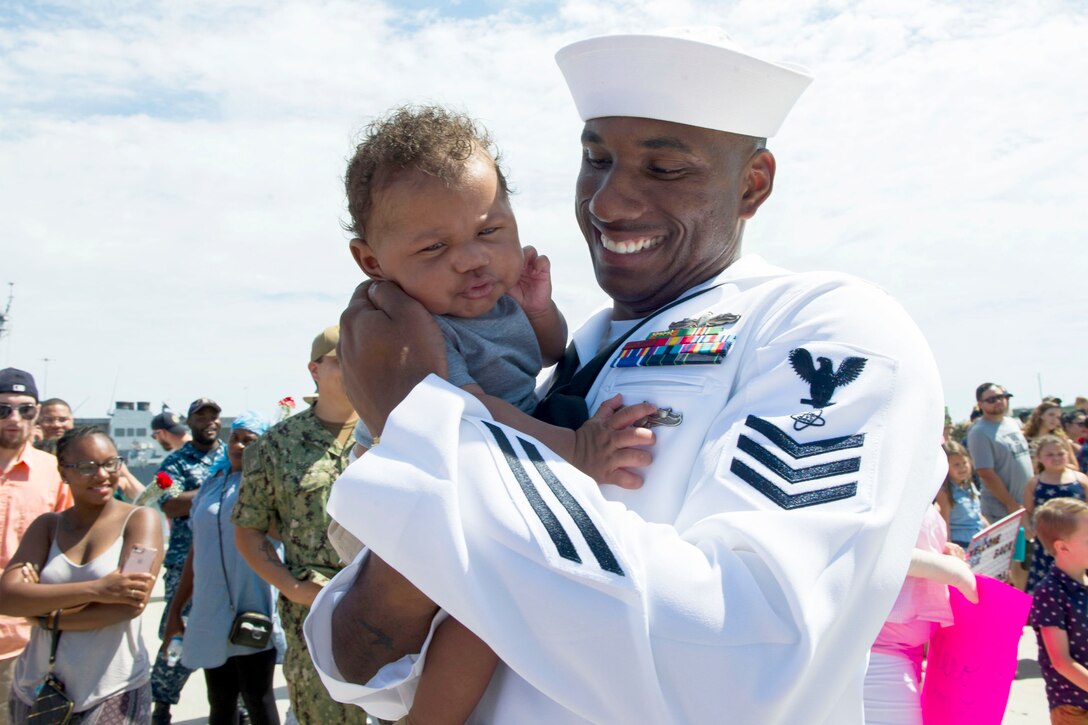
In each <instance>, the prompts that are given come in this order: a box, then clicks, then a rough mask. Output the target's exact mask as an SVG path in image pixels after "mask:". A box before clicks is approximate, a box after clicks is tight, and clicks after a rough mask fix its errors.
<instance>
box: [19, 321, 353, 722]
mask: <svg viewBox="0 0 1088 725" xmlns="http://www.w3.org/2000/svg"><path fill="white" fill-rule="evenodd" d="M337 336H338V328H337V327H336V326H333V327H330V328H328V329H326V330H324V331H322V332H321V333H320V334H319V335H317V337H316V338H315V339H314V341H313V345H312V347H311V350H310V362H309V363H308V365H309V370H310V373H311V375H312V376H313V379H314V382H315V384H316V387H317V392H316V393H315V394H314V395H313V396H312V397H309V398H308V400H309V401H310V402H311V403H312V405H311V406H310V407H309V408H308V409H307V410H305V411H303V412H301V413H299V414H297V415H294V416H291V417H289V418H287V419H286V420H283V421H281V422H279V423H276V424H275V425H272V424H271V421H270V419H269V418H267V417H265V416H263V415H261V414H259V413H255V412H252V411H247V412H245V413H243V414H241V415H239V416H237V417H235V418H234V419H233V421H232V423H231V430H230V434H229V436H223V435H221V434H222V431H221V427H222V423H221V419H220V413H221V408H220V406H219V405H218V404H217V403H216V402H215V401H214V400H212V399H210V398H198V399H197V400H194V401H193V402H192V404H191V405H190V406H189V409H188V414H187V415H186V416H185V418H184V419H182V418H181V417H179V416H178V415H176V414H175V413H173V412H172V411H169V410H166V411H164V412H163V413H161V414H159V415H157V416H155V418H154V420H153V421H152V432H153V436H154V437H155V438H156V440H158V441H159V442H160V443H161V445H162V446H163V448H164V449H166V450H168V451H169V454H168V455H167V456H166V458H165V459H164V460H163V463H162V466H161V468H160V470H159V471H158V472H157V474H156V475H155V477H154V480H152V481H147V482H145V483H146V485H143V484H141V483H140V482H137V481H135V478H134V477H132V474H131V473H130V472H128V469H127V467H126V465H125V461H124V459H123V457H122V456H121V454H119V453H118V451H117V448H116V446H115V444H114V442H113V441H112V439H111V438H110V436H109V435H108V433H107V432H106V431H104V430H101V429H99V428H94V427H86V426H76V425H75V420H74V417H73V415H72V412H71V410H70V409H69V408H68V407H67V405H66V404H64V403H63V401H58V400H56V399H51V400H43V401H40V402H39V400H38V395H37V388H36V385H35V382H34V379H33V377H32V376H31V375H30V374H29V373H26V372H25V371H22V370H17V369H13V368H8V369H6V370H4V371H2V372H0V413H3V415H2V416H0V418H2V421H0V422H2V424H3V431H2V432H3V436H2V440H0V443H2V444H3V445H2V446H0V451H2V452H3V455H4V457H3V459H2V460H0V462H2V463H3V466H4V467H3V479H2V484H3V486H2V487H0V496H2V498H0V501H2V503H3V506H2V507H0V514H2V516H3V518H4V520H3V521H0V526H2V528H3V532H4V541H3V543H4V549H3V551H2V552H0V565H2V566H3V567H4V571H5V574H4V578H3V579H2V580H0V614H2V615H3V616H0V628H2V631H3V634H4V637H3V646H4V650H3V656H2V657H0V687H3V688H4V693H5V700H6V701H7V700H10V709H9V706H8V702H5V707H4V708H2V711H0V722H2V723H8V722H13V723H24V722H28V717H29V715H30V713H31V709H32V708H33V706H34V703H35V700H36V698H37V697H38V692H39V690H38V685H39V684H40V683H41V682H42V681H43V678H44V677H45V676H46V674H47V673H49V674H51V676H53V677H55V679H56V680H57V681H59V682H61V683H63V687H64V692H65V693H66V695H67V697H68V698H69V699H70V700H71V702H72V709H73V712H74V716H73V719H71V720H70V722H80V723H96V722H102V723H106V722H110V723H114V722H116V723H147V722H152V723H169V722H170V721H171V717H172V715H171V707H172V706H173V705H176V704H177V703H178V702H179V698H180V696H181V691H182V688H183V686H184V685H185V682H186V680H187V679H188V677H189V675H190V674H191V673H192V672H193V671H194V670H195V669H202V670H203V672H204V679H205V684H206V689H207V693H208V707H209V716H208V721H209V722H210V723H213V725H228V724H229V725H234V724H235V723H237V722H239V718H240V717H242V718H244V719H245V720H248V721H249V722H253V723H262V724H263V723H270V724H272V725H278V723H279V722H280V717H279V714H278V712H277V708H276V701H275V696H274V692H273V686H272V681H273V674H274V672H275V666H276V665H277V663H282V665H283V672H284V677H285V679H286V680H287V683H288V694H289V698H290V702H291V705H290V712H291V714H292V717H294V718H295V720H296V721H297V722H300V723H317V722H348V723H351V722H358V723H365V722H366V713H365V712H363V711H362V710H360V709H359V708H356V707H353V706H349V705H343V704H341V703H338V702H336V701H334V700H333V699H332V698H331V697H329V695H328V693H327V691H326V690H325V688H324V687H323V686H322V685H321V683H320V681H319V680H318V678H317V674H316V672H315V670H314V667H313V663H312V661H311V659H310V657H309V655H308V654H307V651H306V645H305V642H304V641H303V638H302V622H303V620H304V619H305V616H306V612H307V610H308V608H309V605H310V603H311V602H312V601H313V599H314V596H315V594H316V592H317V591H318V590H319V589H320V587H321V586H322V585H323V584H324V583H325V582H327V581H328V579H329V578H330V577H332V576H333V575H335V573H336V572H337V571H339V569H340V568H341V566H342V564H341V562H340V560H339V558H338V556H337V554H336V552H335V551H334V549H333V548H332V547H331V546H330V545H329V541H328V534H327V529H328V527H329V523H330V521H329V517H328V514H327V513H326V511H325V505H326V501H327V499H328V494H329V490H330V489H331V487H332V484H333V482H334V481H335V480H336V478H337V476H338V475H339V474H340V472H341V471H342V470H343V469H344V467H345V466H346V465H347V463H348V459H349V456H350V454H351V453H352V450H353V447H354V443H353V439H352V431H353V430H354V427H355V424H356V421H357V416H356V415H355V413H354V411H353V410H352V409H351V405H350V403H348V401H347V398H346V396H345V394H344V391H343V385H342V383H341V379H340V374H339V367H338V363H337V359H336V344H337ZM58 407H63V411H62V412H60V413H58V412H57V408H58ZM47 413H48V416H47V415H46V414H47ZM43 418H46V419H47V421H48V422H47V424H46V425H41V423H42V420H43ZM57 418H63V419H64V420H63V421H61V423H60V424H57V423H56V419H57ZM223 437H226V440H225V441H224V440H222V438H223ZM50 451H51V452H50ZM243 470H244V471H245V477H244V483H245V485H244V486H243V485H242V484H243ZM126 479H128V480H127V481H126ZM126 484H127V485H126ZM164 531H165V532H166V535H165V537H164ZM137 553H139V554H140V555H139V556H137ZM137 560H138V567H137V568H138V569H139V570H138V571H137V570H134V569H133V567H136V566H137V565H136V563H134V562H136V561H137ZM160 574H161V576H162V578H163V583H164V589H165V600H166V601H165V609H164V612H163V617H162V620H161V622H160V626H159V636H160V642H159V643H158V644H159V645H160V646H158V647H157V648H156V651H155V652H154V653H149V651H148V649H147V647H146V646H145V643H144V641H143V638H142V635H141V634H140V617H141V615H142V613H143V610H144V608H145V606H146V605H147V601H148V596H149V595H150V591H151V587H152V585H153V584H154V582H155V580H156V579H157V577H158V576H159V575H160ZM62 633H63V635H64V636H60V635H61V634H62ZM51 648H52V649H53V650H54V652H53V653H52V654H51V653H50V650H51ZM177 649H180V652H178V651H177ZM8 695H10V698H8Z"/></svg>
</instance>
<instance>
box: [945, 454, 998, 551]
mask: <svg viewBox="0 0 1088 725" xmlns="http://www.w3.org/2000/svg"><path fill="white" fill-rule="evenodd" d="M941 447H942V448H943V449H944V454H945V455H946V456H947V457H948V475H947V476H945V479H944V485H943V486H941V489H940V491H938V492H937V505H938V506H939V507H940V509H941V515H942V516H943V517H944V520H945V523H947V524H948V538H949V540H950V541H951V542H952V543H954V544H956V545H957V546H959V547H961V548H962V549H964V550H966V549H967V547H968V546H969V545H970V544H971V539H972V538H973V537H974V536H975V534H977V533H978V532H980V531H982V530H983V529H985V528H986V527H987V526H989V525H990V522H989V521H987V520H986V517H985V516H983V515H982V506H981V502H980V500H979V488H978V482H977V481H976V475H975V472H974V470H973V469H972V467H971V456H970V455H969V454H968V453H967V449H966V448H964V447H963V446H962V445H960V444H959V443H956V442H955V441H947V442H946V443H944V445H942V446H941Z"/></svg>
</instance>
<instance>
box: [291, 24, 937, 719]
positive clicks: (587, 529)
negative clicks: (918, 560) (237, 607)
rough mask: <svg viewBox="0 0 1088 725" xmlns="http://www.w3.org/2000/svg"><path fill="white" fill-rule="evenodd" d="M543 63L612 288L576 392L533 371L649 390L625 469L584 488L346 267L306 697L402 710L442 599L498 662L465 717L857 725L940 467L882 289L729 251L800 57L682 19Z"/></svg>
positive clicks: (919, 390)
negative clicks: (876, 649)
mask: <svg viewBox="0 0 1088 725" xmlns="http://www.w3.org/2000/svg"><path fill="white" fill-rule="evenodd" d="M557 60H558V63H559V66H560V68H561V70H562V71H563V74H564V75H565V77H566V80H567V83H568V85H569V87H570V90H571V93H572V95H573V96H574V100H575V105H576V106H577V108H578V111H579V113H580V115H581V117H582V119H583V120H584V121H585V126H584V130H583V132H582V138H581V143H582V150H583V158H582V166H581V170H580V173H579V177H578V182H577V188H576V211H577V215H578V221H579V223H580V226H581V229H582V232H583V234H584V235H585V238H586V241H587V243H588V246H589V253H590V259H591V260H592V264H593V269H594V272H595V275H596V278H597V281H598V283H599V284H600V285H601V287H602V289H604V291H605V292H606V293H608V295H609V296H610V297H611V298H612V305H611V306H609V307H608V308H606V309H604V310H601V311H600V312H599V313H598V314H596V315H594V316H592V317H591V318H590V319H589V320H588V321H587V322H586V323H585V324H584V325H583V326H582V328H581V329H580V330H579V331H578V332H577V333H576V334H575V336H574V341H573V350H571V351H570V356H569V357H570V359H569V360H567V362H568V363H571V362H573V363H574V365H573V367H574V368H575V369H580V371H581V373H582V374H581V383H580V385H581V387H582V388H583V389H582V390H581V391H579V390H578V388H579V374H575V375H574V377H573V379H570V380H567V379H566V378H567V377H569V373H570V370H571V366H570V365H568V367H567V369H566V370H564V371H561V373H565V375H564V380H563V381H561V382H563V383H566V384H567V387H566V388H564V391H565V392H567V393H570V392H572V391H573V392H574V393H578V392H582V393H583V394H584V395H585V400H586V402H587V403H588V406H586V407H587V409H588V410H596V408H597V406H598V405H599V404H600V402H601V401H603V400H607V399H608V398H610V397H611V396H614V395H616V394H617V393H620V394H622V395H623V398H624V400H625V401H640V400H648V401H650V402H652V403H654V404H656V405H657V406H658V407H659V414H658V415H657V416H654V418H653V419H652V420H650V421H647V423H646V424H647V425H655V427H654V431H655V434H656V439H657V442H656V444H655V446H654V448H653V455H654V461H653V464H652V465H651V466H649V467H648V468H646V469H644V470H641V471H640V473H641V474H642V475H643V477H644V484H643V485H642V487H641V488H638V489H622V488H619V487H616V486H611V485H604V486H598V485H596V484H594V482H593V481H592V480H590V479H589V478H587V477H585V476H583V475H581V474H580V473H579V472H578V471H577V470H576V469H574V468H572V467H571V466H569V465H567V464H566V463H565V462H564V461H563V460H562V459H560V458H559V457H557V456H555V455H553V454H552V453H551V452H550V451H548V450H547V449H546V448H545V447H544V446H543V445H541V444H540V443H538V442H536V441H534V440H533V439H531V438H530V437H529V436H526V435H524V434H522V433H519V432H518V431H516V430H512V429H509V428H507V427H504V426H502V425H499V424H497V423H496V422H494V421H493V420H491V419H490V416H489V415H488V413H487V411H486V409H484V408H483V406H482V405H480V403H479V402H478V401H476V399H474V398H473V397H471V396H469V395H466V394H464V393H463V392H461V391H460V390H458V389H456V388H453V387H452V386H450V385H448V384H447V383H446V382H445V381H444V380H442V379H441V374H442V373H443V371H444V362H443V359H442V357H441V354H440V353H441V351H442V346H441V342H440V337H439V336H438V333H437V330H436V329H434V326H433V325H432V324H430V323H429V321H428V317H427V315H426V313H425V311H424V310H422V308H421V307H419V306H418V305H413V304H412V303H411V301H410V300H408V299H407V298H405V297H404V295H402V294H398V292H397V290H396V289H394V288H392V287H390V286H388V285H384V286H377V287H373V288H370V289H364V288H361V289H360V290H359V291H357V293H356V296H355V297H354V298H353V301H352V303H351V306H350V307H349V308H348V310H347V311H346V312H345V314H344V317H343V318H342V322H343V326H342V338H341V355H342V357H343V359H344V361H345V364H344V376H345V379H346V382H347V385H348V389H349V391H350V394H351V396H352V397H353V401H354V402H355V407H356V408H357V409H358V410H359V411H360V413H361V415H362V416H363V418H364V420H366V422H367V424H368V426H369V427H370V429H371V430H373V431H380V432H381V436H380V443H379V445H377V446H375V447H374V448H373V449H372V450H370V451H369V452H368V453H367V454H366V455H364V456H363V457H362V458H361V459H360V460H359V461H358V462H356V463H355V464H353V465H352V466H351V467H350V468H349V469H348V470H347V471H346V472H345V474H344V475H343V476H342V477H341V478H340V480H339V481H338V482H337V484H336V486H335V487H334V489H333V493H332V496H331V498H330V501H329V511H330V513H331V514H332V516H333V517H334V518H335V519H336V520H337V521H339V522H340V523H341V524H342V525H343V526H344V527H345V528H347V529H348V530H349V531H351V533H352V534H354V535H355V536H357V537H358V538H359V539H360V540H362V541H364V542H366V544H367V545H368V547H369V549H364V550H363V552H361V553H360V555H359V556H358V557H357V558H356V559H355V561H354V562H353V564H352V565H351V566H349V567H348V568H346V569H345V570H344V571H342V572H341V573H340V574H338V575H337V576H336V578H335V579H334V580H333V581H332V582H331V583H330V584H329V585H328V586H327V587H326V588H325V589H324V590H323V591H322V592H321V594H320V595H319V596H318V598H317V600H316V601H315V603H314V607H313V610H312V613H311V615H310V617H309V619H308V621H307V624H306V633H307V637H308V640H309V647H310V652H311V654H312V656H313V657H314V660H315V663H316V665H317V667H318V670H319V672H320V673H321V675H322V678H323V680H324V682H325V684H326V686H327V687H328V688H329V690H330V693H331V694H332V695H333V697H334V698H336V699H339V700H341V701H344V702H353V703H356V704H358V705H360V706H363V707H365V708H366V710H367V711H368V712H370V713H371V714H373V715H376V716H378V717H383V718H389V719H396V718H397V717H400V716H403V715H404V713H405V712H406V711H407V705H408V704H409V703H410V702H411V699H412V694H413V692H414V687H415V685H416V683H417V681H418V677H419V674H420V672H421V670H422V668H423V665H424V662H425V660H426V650H427V641H428V638H429V636H430V633H431V632H433V630H434V627H435V625H436V624H437V622H438V621H439V620H440V619H441V617H442V616H445V613H446V612H448V614H449V616H453V617H456V618H457V619H458V620H460V621H461V622H462V623H463V624H465V625H466V626H467V627H469V628H470V629H471V630H472V631H474V632H475V633H476V634H477V635H479V636H480V637H481V638H482V639H483V640H484V641H485V642H487V644H489V645H490V646H491V647H492V648H493V649H494V651H495V652H496V653H497V654H498V656H499V658H500V659H501V660H502V661H503V665H501V666H500V667H499V669H498V671H497V672H496V674H495V676H494V678H493V679H492V681H491V684H490V686H489V687H488V690H487V692H486V693H485V694H484V697H483V699H482V701H481V702H480V704H479V705H478V706H477V709H476V711H475V713H474V715H473V719H472V720H471V722H481V723H482V722H486V723H519V724H521V723H582V722H595V723H623V722H642V721H647V722H677V723H706V722H721V721H723V720H728V721H730V722H737V723H761V724H766V723H800V722H803V723H834V724H836V725H839V724H842V723H846V724H849V723H861V722H863V711H862V680H863V676H864V673H865V666H866V655H867V652H868V649H869V647H870V645H871V643H872V641H873V639H874V637H875V636H876V634H877V632H878V630H879V629H880V626H881V624H882V623H883V621H884V618H885V617H886V615H887V614H888V612H889V610H890V608H891V605H892V602H893V600H894V598H895V596H896V593H897V592H898V590H899V587H900V584H901V583H902V581H903V578H904V575H905V573H906V568H907V564H908V560H909V557H910V551H911V548H912V546H913V544H914V541H915V538H916V536H917V532H918V530H919V526H920V524H921V520H922V515H923V512H924V510H925V508H926V506H928V505H929V503H930V502H931V501H932V498H933V495H934V492H935V490H936V488H937V487H938V485H939V483H940V481H941V479H942V477H943V475H944V471H943V456H941V455H940V450H939V448H938V445H937V444H938V441H939V437H940V433H941V425H942V421H943V419H942V395H941V388H940V384H939V380H938V375H937V370H936V366H935V364H934V361H933V359H932V356H931V354H930V352H929V348H928V346H927V344H926V342H925V340H924V339H923V337H922V335H921V334H920V332H919V330H918V329H917V327H916V326H915V325H914V323H913V322H912V321H911V320H910V318H909V317H908V316H907V315H906V313H905V312H904V311H903V310H902V308H901V307H900V306H899V305H898V304H897V303H896V302H895V301H894V300H892V299H891V298H890V297H889V296H888V295H887V294H885V293H884V292H883V291H881V290H879V289H877V288H875V287H873V286H872V285H870V284H867V283H865V282H863V281H860V280H858V279H856V278H853V277H850V276H847V275H844V274H836V273H824V272H820V273H792V272H789V271H787V270H785V269H782V268H779V267H776V266H774V265H772V264H770V263H768V262H766V261H764V260H763V259H761V258H759V257H757V256H755V255H751V254H742V253H741V237H742V233H743V230H744V226H745V224H746V223H747V221H748V220H750V219H752V218H753V217H754V215H755V214H756V211H757V210H758V209H759V208H760V206H761V204H762V203H763V202H764V201H766V199H767V198H768V196H769V195H770V193H771V189H772V186H773V182H774V177H775V171H776V164H775V159H774V157H773V156H772V155H771V153H770V151H768V150H767V149H766V146H765V139H766V137H768V136H772V135H774V134H775V133H776V132H777V131H778V128H779V126H780V124H781V123H782V121H783V120H784V118H785V116H786V114H787V112H788V111H789V109H790V108H791V106H792V105H793V104H794V102H795V101H796V99H797V98H798V97H799V95H800V94H801V92H802V91H803V90H804V88H805V87H806V86H807V85H808V83H809V82H810V77H809V76H808V75H807V74H806V73H805V72H803V71H801V70H799V69H797V68H795V67H793V66H788V65H785V64H779V63H772V62H769V61H766V60H763V59H761V58H759V57H757V56H755V55H753V54H750V53H747V52H744V51H742V50H740V49H739V48H738V47H737V46H736V45H735V44H734V43H732V42H731V41H730V40H728V39H727V38H724V37H722V36H717V35H714V34H713V33H712V32H710V31H701V32H697V33H673V34H669V35H618V36H607V37H600V38H593V39H589V40H585V41H581V42H577V43H574V44H573V45H570V46H567V47H565V48H563V49H562V50H560V51H559V53H558V55H557ZM798 243H804V240H798ZM585 371H589V373H588V375H587V374H584V373H585ZM429 372H436V373H438V374H437V375H429V376H427V373H429ZM424 376H426V377H424ZM587 378H588V382H586V380H587ZM398 403H399V405H397V404H398ZM394 406H396V408H395V409H393V408H394ZM390 410H392V413H390V412H389V411H390ZM387 416H388V417H387ZM401 575H403V578H402V577H401ZM407 582H411V584H408V583H407ZM416 587H418V589H416ZM436 604H437V607H441V612H439V611H438V610H437V608H436V606H435V605H436ZM360 683H362V684H360Z"/></svg>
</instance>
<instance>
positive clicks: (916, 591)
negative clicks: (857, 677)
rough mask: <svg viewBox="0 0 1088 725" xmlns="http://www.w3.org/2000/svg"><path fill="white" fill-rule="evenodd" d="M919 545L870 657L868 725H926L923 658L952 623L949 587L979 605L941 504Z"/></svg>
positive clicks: (930, 514) (926, 521) (926, 522)
mask: <svg viewBox="0 0 1088 725" xmlns="http://www.w3.org/2000/svg"><path fill="white" fill-rule="evenodd" d="M953 445H957V444H953ZM946 452H947V448H946ZM914 546H915V548H914V551H913V552H912V553H911V559H910V567H909V568H908V569H907V578H906V580H905V581H904V582H903V587H902V588H901V589H900V590H899V596H898V597H897V598H896V600H895V604H894V605H893V606H892V611H891V613H890V614H889V615H888V619H887V621H885V622H884V626H883V627H882V628H881V630H880V633H879V634H878V635H877V637H876V641H875V642H874V643H873V647H872V650H871V652H870V653H869V667H868V669H867V670H866V671H865V690H864V702H865V722H866V723H867V725H922V690H921V679H922V660H923V659H924V658H925V647H926V644H927V643H928V642H929V639H930V637H932V636H933V633H934V632H936V631H937V629H938V628H939V627H947V626H949V625H951V624H952V605H951V604H950V602H949V598H948V587H950V586H953V587H956V588H957V589H958V590H959V591H960V592H961V593H962V594H963V595H964V596H965V597H966V598H967V600H968V601H970V602H972V603H974V602H978V584H977V582H976V581H975V575H974V573H973V572H972V571H971V567H969V566H967V562H965V561H964V560H963V551H962V550H961V549H959V548H958V547H950V546H949V544H948V532H947V529H946V528H945V522H944V518H943V517H942V515H941V512H940V510H939V509H938V507H937V506H936V505H934V506H930V507H929V510H928V511H926V515H925V518H923V519H922V529H921V531H920V532H919V534H918V539H917V541H916V542H915V545H914Z"/></svg>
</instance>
